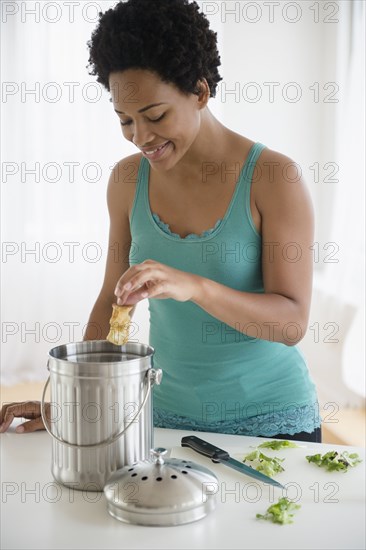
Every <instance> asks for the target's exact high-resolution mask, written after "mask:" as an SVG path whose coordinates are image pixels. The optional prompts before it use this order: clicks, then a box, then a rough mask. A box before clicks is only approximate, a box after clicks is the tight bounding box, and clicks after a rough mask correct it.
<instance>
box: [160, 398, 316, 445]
mask: <svg viewBox="0 0 366 550" xmlns="http://www.w3.org/2000/svg"><path fill="white" fill-rule="evenodd" d="M320 425H321V418H320V416H319V407H318V404H317V403H316V404H312V405H306V406H305V407H298V408H296V409H295V408H294V409H293V410H292V411H291V413H289V412H288V411H287V412H286V413H283V412H281V411H280V412H271V413H267V414H261V415H259V416H252V417H250V418H246V419H245V420H242V421H241V422H240V421H239V422H238V421H233V420H222V421H217V422H211V423H209V422H207V423H206V422H199V421H197V420H194V419H192V418H187V417H185V416H178V415H177V414H172V413H170V412H168V411H164V410H162V409H157V408H155V407H154V426H155V427H156V428H170V429H173V430H193V431H199V432H215V433H225V434H234V435H248V436H252V437H258V436H264V437H271V436H274V435H278V434H288V435H295V434H297V433H300V432H306V433H312V432H313V431H314V430H315V429H316V428H319V427H320Z"/></svg>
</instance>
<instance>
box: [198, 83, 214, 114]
mask: <svg viewBox="0 0 366 550" xmlns="http://www.w3.org/2000/svg"><path fill="white" fill-rule="evenodd" d="M196 90H197V99H198V105H199V108H200V109H203V108H204V107H206V105H207V103H208V100H209V99H210V95H211V94H210V86H209V85H208V82H207V80H206V79H205V78H201V79H200V80H198V81H197V85H196Z"/></svg>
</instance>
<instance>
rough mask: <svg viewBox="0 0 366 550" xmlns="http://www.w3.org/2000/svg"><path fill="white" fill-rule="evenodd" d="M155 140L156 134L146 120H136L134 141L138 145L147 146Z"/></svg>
mask: <svg viewBox="0 0 366 550" xmlns="http://www.w3.org/2000/svg"><path fill="white" fill-rule="evenodd" d="M153 140H154V134H153V132H152V131H151V129H150V128H149V127H148V125H146V124H144V122H139V123H138V122H135V124H134V129H133V137H132V142H133V143H134V144H135V145H136V147H146V146H148V145H149V143H151V142H152V141H153Z"/></svg>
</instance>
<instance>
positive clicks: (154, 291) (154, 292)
mask: <svg viewBox="0 0 366 550" xmlns="http://www.w3.org/2000/svg"><path fill="white" fill-rule="evenodd" d="M144 294H145V296H144V297H145V298H158V297H161V298H163V297H165V296H166V294H167V284H166V282H165V281H160V282H159V283H156V284H155V285H153V286H151V287H150V288H149V289H148V290H147V291H146V292H145V293H144Z"/></svg>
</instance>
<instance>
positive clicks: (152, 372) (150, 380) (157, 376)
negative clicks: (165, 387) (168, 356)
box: [41, 369, 162, 449]
mask: <svg viewBox="0 0 366 550" xmlns="http://www.w3.org/2000/svg"><path fill="white" fill-rule="evenodd" d="M161 377H162V371H161V369H149V370H148V371H147V373H146V379H147V389H146V393H145V397H144V399H143V400H142V403H141V405H140V408H139V410H138V411H137V413H136V414H135V416H134V417H133V419H132V420H131V422H130V423H129V424H127V426H126V427H125V428H124V429H123V430H122V431H121V432H119V433H118V434H116V435H114V436H111V437H110V438H109V439H106V440H104V441H101V442H100V443H91V444H89V445H79V444H78V443H69V442H68V441H65V440H64V439H62V438H61V437H58V436H57V435H55V434H54V433H52V431H51V428H50V426H49V424H48V420H47V417H46V413H45V401H44V400H45V395H46V390H47V387H48V385H49V383H50V378H51V377H50V376H49V377H48V379H47V382H46V384H45V386H44V388H43V393H42V401H41V416H42V420H43V424H44V427H45V428H46V430H47V432H48V433H49V434H50V436H51V437H53V439H55V440H56V441H58V442H59V443H63V444H64V445H67V446H68V447H73V448H74V449H80V448H82V449H97V448H99V447H106V446H107V445H111V444H112V443H114V442H115V441H117V439H119V438H120V437H121V436H122V435H123V434H124V433H126V431H127V430H128V428H130V427H131V426H132V424H133V423H134V422H135V421H136V420H137V419H138V418H139V416H140V415H141V413H142V411H143V409H144V407H145V404H146V401H147V399H148V397H149V395H150V391H151V388H152V386H153V385H154V384H157V385H159V384H160V382H161Z"/></svg>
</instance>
